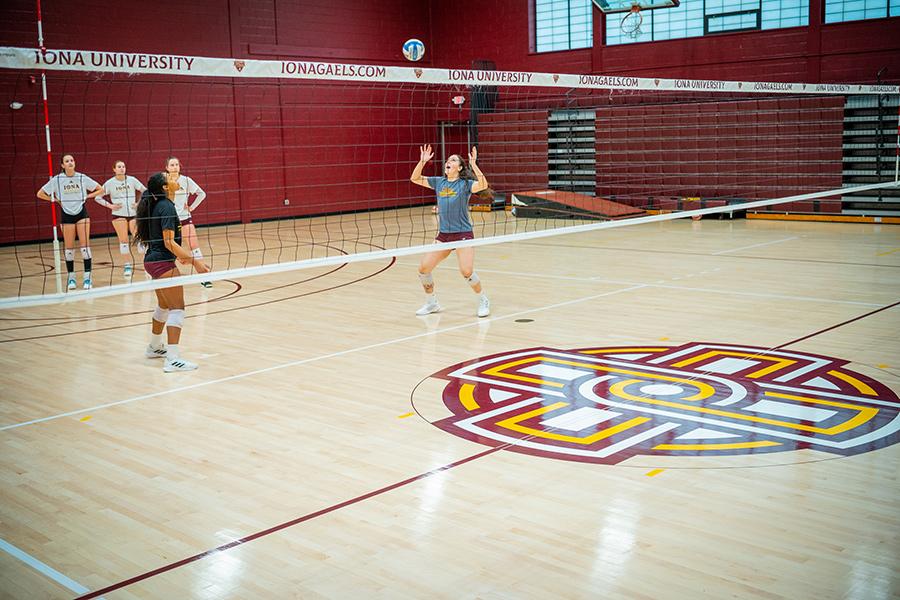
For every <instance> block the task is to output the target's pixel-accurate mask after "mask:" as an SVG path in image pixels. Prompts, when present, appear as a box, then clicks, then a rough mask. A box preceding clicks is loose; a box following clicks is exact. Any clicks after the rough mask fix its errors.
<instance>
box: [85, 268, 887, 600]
mask: <svg viewBox="0 0 900 600" xmlns="http://www.w3.org/2000/svg"><path fill="white" fill-rule="evenodd" d="M394 260H396V259H394ZM392 264H393V261H392ZM897 305H900V301H898V302H894V303H893V304H889V305H887V306H883V307H882V308H878V309H875V310H873V311H870V312H868V313H866V314H863V315H860V316H858V317H854V318H852V319H848V320H846V321H843V322H842V323H838V324H837V325H832V326H831V327H826V328H825V329H821V330H819V331H816V332H814V333H811V334H809V335H806V336H803V337H801V338H797V339H795V340H793V341H790V342H786V343H784V344H781V345H780V346H775V347H774V348H773V350H776V349H778V348H783V347H785V346H789V345H791V344H795V343H797V342H800V341H803V340H806V339H809V338H812V337H815V336H817V335H820V334H822V333H825V332H827V331H831V330H832V329H837V328H838V327H843V326H844V325H848V324H850V323H853V322H854V321H859V320H860V319H865V318H866V317H869V316H871V315H874V314H877V313H879V312H882V311H884V310H887V309H889V308H893V307H895V306H897ZM526 437H531V436H526ZM513 445H514V444H512V443H509V444H503V445H501V446H495V447H493V448H488V449H487V450H484V451H483V452H479V453H477V454H473V455H472V456H468V457H466V458H463V459H460V460H458V461H455V462H452V463H449V464H446V465H444V466H442V467H438V468H437V469H432V470H431V471H426V472H425V473H420V474H418V475H414V476H413V477H410V478H408V479H404V480H403V481H399V482H397V483H392V484H390V485H388V486H385V487H382V488H380V489H377V490H374V491H372V492H368V493H366V494H363V495H361V496H357V497H355V498H351V499H350V500H345V501H343V502H339V503H338V504H333V505H331V506H329V507H326V508H323V509H320V510H317V511H315V512H312V513H308V514H306V515H303V516H301V517H297V518H296V519H292V520H290V521H286V522H284V523H281V524H279V525H275V526H274V527H270V528H269V529H264V530H262V531H258V532H256V533H253V534H250V535H248V536H246V537H243V538H241V539H239V540H234V541H231V542H228V543H227V544H223V545H221V546H217V547H216V548H213V549H212V550H206V551H204V552H201V553H199V554H195V555H193V556H189V557H187V558H183V559H181V560H179V561H176V562H174V563H170V564H168V565H163V566H162V567H158V568H156V569H153V570H152V571H147V572H145V573H142V574H140V575H136V576H134V577H131V578H130V579H126V580H124V581H120V582H118V583H114V584H112V585H109V586H107V587H105V588H102V589H99V590H96V591H93V592H90V593H88V594H85V595H83V596H78V597H77V598H76V599H75V600H89V599H91V598H97V597H99V596H102V595H103V594H108V593H110V592H113V591H116V590H119V589H122V588H124V587H127V586H130V585H132V584H134V583H138V582H140V581H143V580H145V579H149V578H151V577H155V576H156V575H160V574H162V573H166V572H168V571H171V570H174V569H177V568H179V567H182V566H184V565H187V564H190V563H193V562H196V561H198V560H202V559H204V558H206V557H208V556H211V555H213V554H216V553H217V552H224V551H225V550H230V549H231V548H234V547H236V546H239V545H241V544H245V543H247V542H252V541H253V540H256V539H258V538H261V537H264V536H267V535H269V534H272V533H276V532H278V531H281V530H282V529H287V528H288V527H293V526H294V525H298V524H300V523H303V522H305V521H309V520H311V519H314V518H316V517H320V516H322V515H326V514H328V513H331V512H334V511H336V510H339V509H341V508H344V507H346V506H351V505H353V504H357V503H359V502H362V501H363V500H368V499H369V498H373V497H375V496H379V495H381V494H384V493H386V492H390V491H392V490H395V489H397V488H400V487H403V486H405V485H409V484H410V483H415V482H416V481H420V480H422V479H425V478H427V477H431V476H432V475H436V474H438V473H441V472H443V471H448V470H450V469H452V468H454V467H458V466H460V465H464V464H466V463H468V462H471V461H473V460H477V459H479V458H482V457H484V456H487V455H489V454H493V453H495V452H499V451H500V450H504V449H506V448H508V447H510V446H513Z"/></svg>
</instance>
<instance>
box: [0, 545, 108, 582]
mask: <svg viewBox="0 0 900 600" xmlns="http://www.w3.org/2000/svg"><path fill="white" fill-rule="evenodd" d="M0 550H3V551H4V552H6V553H7V554H9V555H10V556H12V557H13V558H17V559H18V560H20V561H21V562H23V563H25V564H26V565H28V566H29V567H31V568H32V569H34V570H35V571H37V572H39V573H41V574H42V575H45V576H46V577H47V578H48V579H51V580H53V581H55V582H56V583H58V584H60V585H61V586H63V587H65V588H68V589H70V590H72V591H73V592H75V593H76V594H83V593H85V592H90V591H91V590H90V589H89V588H87V587H85V586H83V585H81V584H80V583H78V582H77V581H75V580H74V579H72V578H71V577H67V576H66V575H63V574H62V573H60V572H59V571H57V570H56V569H54V568H53V567H51V566H50V565H48V564H47V563H45V562H41V561H40V560H38V559H36V558H35V557H33V556H32V555H30V554H28V553H27V552H25V551H24V550H22V549H21V548H18V547H16V546H14V545H12V544H10V543H9V542H7V541H6V540H4V539H2V538H0Z"/></svg>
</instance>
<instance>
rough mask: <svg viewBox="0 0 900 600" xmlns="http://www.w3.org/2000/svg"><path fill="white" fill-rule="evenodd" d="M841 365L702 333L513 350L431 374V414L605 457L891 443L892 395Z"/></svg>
mask: <svg viewBox="0 0 900 600" xmlns="http://www.w3.org/2000/svg"><path fill="white" fill-rule="evenodd" d="M846 365H847V361H844V360H839V359H834V358H828V357H825V356H817V355H812V354H806V353H800V352H792V351H785V350H767V349H764V348H755V347H748V346H735V345H727V344H715V343H700V342H692V343H689V344H685V345H683V346H677V347H669V346H653V347H649V346H648V347H602V348H582V349H575V350H557V349H552V348H532V349H527V350H517V351H514V352H509V353H503V354H496V355H493V356H487V357H484V358H479V359H476V360H474V361H468V362H465V363H461V364H458V365H454V366H452V367H449V368H447V369H445V370H443V371H440V372H438V373H435V374H434V375H432V379H431V381H432V382H433V383H438V384H439V386H442V391H441V399H442V401H443V406H442V407H440V408H439V410H440V414H439V415H438V416H437V418H435V419H434V420H433V423H434V425H436V426H438V427H440V428H441V429H443V430H444V431H447V432H449V433H452V434H454V435H457V436H460V437H463V438H466V439H469V440H472V441H475V442H478V443H481V444H486V445H490V446H502V447H504V449H506V450H510V451H514V452H521V453H525V454H536V455H539V456H544V457H551V458H558V459H564V460H574V461H581V462H593V463H602V464H617V463H620V462H622V461H624V460H626V459H628V458H631V457H633V456H638V455H644V456H720V457H721V456H727V455H736V454H759V453H770V452H786V451H793V450H812V451H818V452H821V453H828V454H835V455H842V456H847V455H852V454H859V453H862V452H868V451H870V450H874V449H877V448H882V447H884V446H888V445H891V444H894V443H897V442H898V441H900V434H898V431H900V400H898V397H897V395H896V394H895V393H894V392H893V391H891V390H890V389H888V388H887V386H885V385H883V384H881V383H879V382H877V381H875V380H873V379H871V378H870V377H867V376H865V375H863V374H860V373H857V372H854V371H851V370H849V369H847V368H846ZM421 398H422V394H420V393H417V397H416V399H415V400H416V406H417V408H420V409H421V408H425V407H423V406H422V404H423V401H422V399H421ZM437 410H438V409H437V408H432V409H430V410H424V411H422V410H420V412H430V411H437ZM448 411H449V414H448Z"/></svg>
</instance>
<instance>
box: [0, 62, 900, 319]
mask: <svg viewBox="0 0 900 600" xmlns="http://www.w3.org/2000/svg"><path fill="white" fill-rule="evenodd" d="M41 72H46V77H47V92H48V99H49V100H48V101H49V104H48V107H49V111H48V117H49V118H48V120H49V132H50V133H49V141H50V142H51V147H52V155H53V161H52V162H53V165H54V169H55V171H56V172H59V169H60V167H59V158H60V157H61V156H62V155H63V153H70V154H73V155H74V156H75V158H76V170H77V171H78V172H80V173H83V174H85V175H87V176H89V177H90V178H92V179H93V180H95V181H97V182H99V183H101V184H102V183H104V182H105V181H106V180H107V179H109V178H111V177H112V176H113V166H114V163H115V162H116V161H124V163H125V164H126V165H127V173H128V175H131V176H134V177H136V178H137V179H138V180H140V181H141V182H143V183H144V184H146V183H147V179H148V177H149V175H151V174H152V173H155V172H159V171H161V170H163V168H164V166H165V163H166V159H167V158H168V157H170V156H176V157H178V158H179V160H180V163H181V172H182V174H183V175H186V176H189V177H191V179H192V180H193V181H195V182H196V183H197V184H198V185H199V186H200V187H202V188H203V190H204V191H205V192H206V194H207V196H206V198H205V200H204V201H203V202H202V203H201V204H199V205H198V206H197V207H196V209H195V210H194V211H193V213H192V214H191V217H192V220H193V223H194V225H195V227H196V232H197V240H196V242H197V245H198V247H199V249H200V250H201V251H202V254H203V255H204V257H205V261H206V263H207V264H208V265H209V266H210V267H211V268H212V272H211V273H209V274H204V275H200V274H191V273H190V267H189V266H185V267H183V268H182V270H183V273H184V274H185V276H186V277H183V278H179V280H178V281H177V283H178V284H189V283H198V282H201V281H212V282H215V281H217V280H220V279H226V278H229V279H234V278H236V277H248V276H252V275H258V274H265V273H274V272H280V271H288V270H293V269H299V268H307V267H315V266H326V265H331V264H339V263H345V262H354V261H361V260H371V259H375V258H381V257H385V256H399V255H407V254H416V253H422V252H425V251H429V250H433V249H436V248H453V247H458V246H470V245H483V244H492V243H500V242H507V241H513V240H518V239H528V238H533V237H540V236H547V235H557V234H560V233H569V232H576V231H587V230H592V229H603V228H610V227H619V226H623V225H632V224H638V223H645V222H648V221H652V220H663V219H672V218H680V217H685V216H693V217H699V216H704V215H714V214H717V213H719V214H721V213H734V212H736V211H748V210H754V211H766V210H779V211H782V212H784V211H790V212H803V213H812V214H816V213H822V214H826V213H831V214H834V213H840V212H841V207H842V201H843V200H842V199H846V198H847V197H848V195H849V194H861V193H868V192H871V191H872V190H874V191H875V193H877V194H882V193H893V190H894V189H896V182H897V164H896V160H897V158H896V155H897V151H896V150H895V148H900V139H898V133H897V127H898V117H897V112H898V104H900V102H898V97H900V96H898V87H897V86H890V85H863V84H802V83H772V82H738V81H714V80H682V79H644V78H637V77H622V76H602V75H571V74H553V73H526V72H508V71H497V70H494V69H493V68H492V65H490V64H488V63H485V64H480V65H477V68H475V69H420V68H414V67H393V66H378V65H359V64H332V63H318V62H309V61H296V60H278V61H257V60H233V59H224V58H204V57H188V56H174V55H152V54H127V53H114V52H101V51H89V50H46V51H39V50H35V49H27V48H9V47H7V48H0V88H2V89H3V91H4V92H5V96H6V97H7V98H8V99H9V104H10V110H9V111H8V113H7V114H8V118H9V122H8V124H7V126H6V127H4V128H3V131H2V132H0V136H2V138H3V142H2V144H0V164H2V165H3V169H4V171H5V173H4V174H3V177H0V203H2V211H3V214H4V218H3V220H2V222H0V244H2V246H0V307H10V306H13V307H15V306H26V305H29V304H40V303H52V302H63V301H68V300H73V299H78V298H90V297H98V296H105V295H111V294H120V293H128V292H135V291H141V290H149V289H153V288H156V287H162V286H165V285H172V284H173V283H174V282H171V281H159V280H156V281H150V280H148V279H147V278H146V277H145V275H144V273H143V270H142V267H141V256H140V254H139V252H138V249H137V248H136V247H135V246H134V245H130V246H129V247H128V251H127V253H124V254H123V253H122V250H121V248H120V244H119V241H118V240H117V238H116V236H115V235H114V234H113V226H112V219H113V218H114V217H113V215H112V214H111V211H110V209H109V208H107V207H104V206H101V205H100V204H99V203H97V202H95V201H94V200H87V201H86V207H87V210H88V213H89V215H90V219H91V225H90V230H91V240H90V247H91V251H92V254H93V261H94V265H93V268H92V276H93V285H94V287H93V289H91V290H88V291H81V290H80V289H79V290H78V291H76V292H69V293H66V292H65V291H64V290H63V289H61V288H60V283H59V281H60V277H59V275H60V273H59V267H58V266H56V265H58V264H59V261H58V258H59V251H58V250H54V245H53V243H52V240H53V237H54V223H55V221H54V216H53V213H52V211H51V205H50V204H49V203H47V202H42V201H40V200H38V199H37V198H36V197H35V192H36V191H37V190H38V189H39V188H40V187H41V186H42V185H43V184H45V183H46V182H47V180H48V178H49V173H48V171H47V158H46V155H47V140H48V135H47V133H46V130H45V115H44V110H43V104H42V101H41V84H40V74H41ZM860 106H862V107H867V106H870V107H872V110H873V111H876V112H877V114H878V115H879V116H878V119H879V120H878V122H877V123H878V124H877V125H876V126H874V130H873V126H872V125H871V119H870V120H868V121H858V122H857V121H854V120H853V117H848V114H850V113H849V112H848V111H849V110H850V108H851V107H857V109H858V108H859V107H860ZM854 114H856V113H854ZM423 144H430V145H431V146H432V148H433V149H434V153H435V157H434V159H433V161H432V162H431V163H429V165H428V166H427V167H426V169H425V172H424V174H425V175H428V176H439V175H441V174H442V172H443V164H444V161H445V160H446V159H447V158H448V157H449V156H450V155H452V154H458V155H461V156H462V157H463V158H467V155H468V152H469V149H470V148H471V147H472V146H477V148H478V165H479V167H480V168H481V170H482V171H483V172H484V174H485V176H486V177H487V180H488V182H489V184H490V190H489V191H488V192H485V193H482V194H478V195H474V196H472V198H471V199H470V209H471V211H470V219H471V221H472V225H473V230H474V233H475V238H476V239H475V240H470V241H462V242H452V243H447V244H443V245H440V246H435V245H434V244H433V241H434V238H435V236H436V234H437V232H438V229H439V221H440V214H436V213H435V212H433V207H434V206H435V196H434V192H433V191H432V190H427V189H424V188H422V187H419V186H417V185H415V184H413V183H411V182H410V174H411V173H412V170H413V168H414V167H415V165H416V162H417V161H418V159H419V147H420V146H421V145H423ZM848 157H849V158H848ZM884 190H890V192H884ZM54 210H57V211H58V210H59V209H58V208H54ZM58 214H59V213H58ZM57 220H58V216H57ZM57 236H58V237H59V239H60V240H62V234H61V233H57ZM79 247H80V244H77V243H76V250H77V248H79ZM76 259H77V260H76V264H78V267H76V270H80V269H81V265H80V262H81V258H80V256H77V255H76ZM125 264H132V265H134V273H133V275H132V276H131V277H130V278H125V277H124V276H123V267H124V265H125Z"/></svg>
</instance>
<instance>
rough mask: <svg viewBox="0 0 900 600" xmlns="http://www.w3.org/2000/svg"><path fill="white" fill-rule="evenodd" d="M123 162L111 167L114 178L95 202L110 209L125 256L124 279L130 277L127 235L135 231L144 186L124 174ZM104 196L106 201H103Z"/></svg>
mask: <svg viewBox="0 0 900 600" xmlns="http://www.w3.org/2000/svg"><path fill="white" fill-rule="evenodd" d="M125 170H126V167H125V161H123V160H117V161H116V162H115V164H114V165H113V173H115V174H116V175H115V177H110V178H109V179H107V180H106V183H104V184H103V194H101V195H100V196H97V197H96V198H95V200H97V202H98V203H99V204H101V205H103V206H105V207H106V208H111V209H112V214H113V222H112V224H113V228H114V229H115V230H116V237H117V238H119V254H122V255H125V256H127V257H128V258H126V259H125V261H126V262H125V272H124V275H125V277H126V278H129V277H131V275H132V272H133V270H132V266H131V250H130V249H129V247H128V233H129V232H130V233H131V235H132V236H133V235H134V233H135V232H136V231H137V221H136V220H135V214H136V210H137V201H138V199H139V198H140V197H141V192H143V191H144V190H146V189H147V188H145V187H144V184H143V183H141V182H140V181H138V180H137V179H136V178H135V177H132V176H131V175H126V174H125ZM104 196H106V198H108V200H105V199H104Z"/></svg>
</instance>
